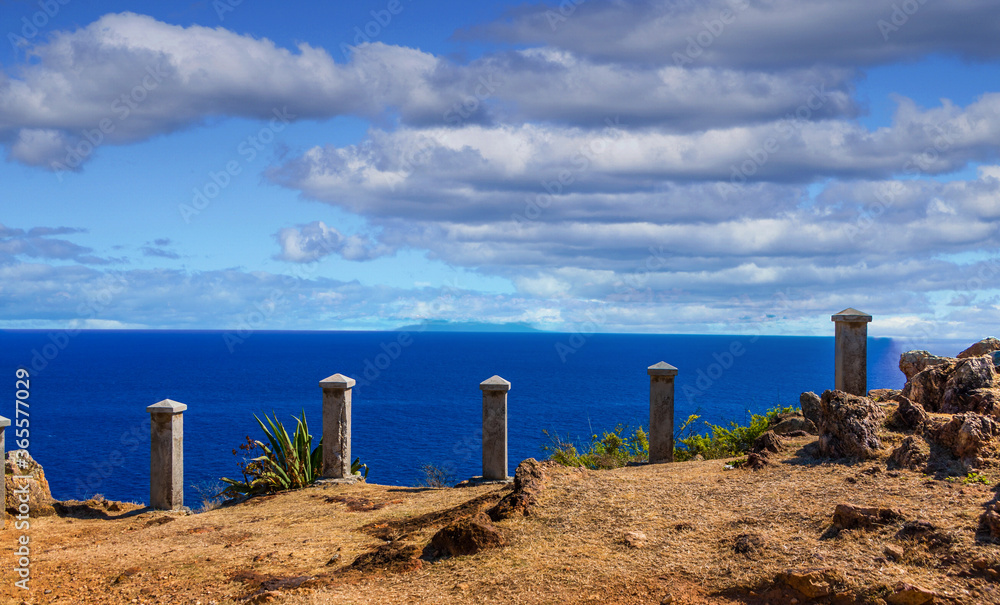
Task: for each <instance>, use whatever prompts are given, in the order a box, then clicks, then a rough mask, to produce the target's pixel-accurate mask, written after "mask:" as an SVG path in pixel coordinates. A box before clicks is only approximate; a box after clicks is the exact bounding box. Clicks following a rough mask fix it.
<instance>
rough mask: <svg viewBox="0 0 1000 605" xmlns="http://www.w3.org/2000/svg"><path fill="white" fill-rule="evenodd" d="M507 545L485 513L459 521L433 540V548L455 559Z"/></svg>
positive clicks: (441, 531) (436, 535)
mask: <svg viewBox="0 0 1000 605" xmlns="http://www.w3.org/2000/svg"><path fill="white" fill-rule="evenodd" d="M506 544H507V540H506V539H505V538H504V537H503V534H501V533H500V531H499V530H498V529H497V528H496V527H495V526H494V525H493V523H492V522H491V521H490V518H489V517H487V516H486V515H485V514H483V513H479V514H477V515H475V516H472V517H466V518H464V519H459V520H458V521H455V522H454V523H452V524H451V525H448V526H447V527H445V528H443V529H441V530H440V531H438V532H437V533H436V534H434V537H433V538H431V546H432V547H433V548H435V549H437V550H438V551H439V552H442V553H447V554H449V555H451V556H453V557H457V556H460V555H474V554H476V553H477V552H479V551H481V550H484V549H487V548H497V547H500V546H504V545H506Z"/></svg>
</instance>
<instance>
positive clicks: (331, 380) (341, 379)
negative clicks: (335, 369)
mask: <svg viewBox="0 0 1000 605" xmlns="http://www.w3.org/2000/svg"><path fill="white" fill-rule="evenodd" d="M357 382H358V381H357V380H354V379H353V378H348V377H347V376H344V375H343V374H334V375H333V376H327V377H326V378H324V379H323V380H320V381H319V386H320V388H322V389H349V388H351V387H353V386H354V385H355V384H357Z"/></svg>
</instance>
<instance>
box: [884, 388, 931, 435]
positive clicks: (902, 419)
mask: <svg viewBox="0 0 1000 605" xmlns="http://www.w3.org/2000/svg"><path fill="white" fill-rule="evenodd" d="M897 401H898V402H899V405H898V406H897V407H896V409H895V411H893V412H892V414H891V415H890V416H889V419H888V421H887V422H886V424H887V425H888V426H889V427H891V428H894V429H900V430H903V431H916V432H918V433H919V432H921V431H922V430H923V429H924V427H925V426H926V425H927V422H928V420H929V416H928V415H927V411H926V410H924V406H922V405H920V404H919V403H914V402H912V401H910V400H909V399H907V398H906V397H903V396H902V395H900V396H898V397H897Z"/></svg>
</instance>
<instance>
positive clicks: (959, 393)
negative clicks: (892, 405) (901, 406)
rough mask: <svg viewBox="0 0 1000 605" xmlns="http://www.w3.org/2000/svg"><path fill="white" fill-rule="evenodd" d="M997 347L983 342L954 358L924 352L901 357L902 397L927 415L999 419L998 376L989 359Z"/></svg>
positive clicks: (997, 343) (999, 343) (991, 340)
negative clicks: (964, 414)
mask: <svg viewBox="0 0 1000 605" xmlns="http://www.w3.org/2000/svg"><path fill="white" fill-rule="evenodd" d="M997 346H1000V341H997V339H995V338H986V339H983V340H981V341H980V342H978V343H976V344H974V345H972V346H971V347H969V348H968V349H966V350H965V351H962V353H960V354H959V356H958V357H957V358H953V357H938V356H936V355H931V354H930V353H928V352H927V351H907V352H906V353H903V354H902V355H900V357H899V369H900V370H902V372H903V373H904V374H905V375H906V385H905V386H904V387H903V390H902V393H901V396H902V397H905V398H907V399H910V400H911V401H913V402H914V403H917V404H919V405H921V406H922V407H923V408H924V409H925V410H927V411H928V412H934V413H948V414H955V413H961V412H978V413H980V414H991V415H994V416H997V417H1000V373H998V370H997V366H996V364H995V361H994V359H993V356H992V354H993V353H995V352H996V350H995V349H993V347H997Z"/></svg>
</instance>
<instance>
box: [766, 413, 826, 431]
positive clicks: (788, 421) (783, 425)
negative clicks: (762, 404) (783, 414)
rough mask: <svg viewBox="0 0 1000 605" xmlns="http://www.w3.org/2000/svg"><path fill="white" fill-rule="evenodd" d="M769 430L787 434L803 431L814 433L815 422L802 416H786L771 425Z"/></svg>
mask: <svg viewBox="0 0 1000 605" xmlns="http://www.w3.org/2000/svg"><path fill="white" fill-rule="evenodd" d="M771 431H774V432H775V433H776V434H778V435H788V434H790V433H796V432H805V433H809V434H810V435H815V434H816V424H815V423H814V422H813V421H812V420H809V419H807V418H804V417H802V416H798V415H796V416H788V417H787V418H784V419H782V420H781V422H779V423H778V424H775V425H774V426H772V427H771Z"/></svg>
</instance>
